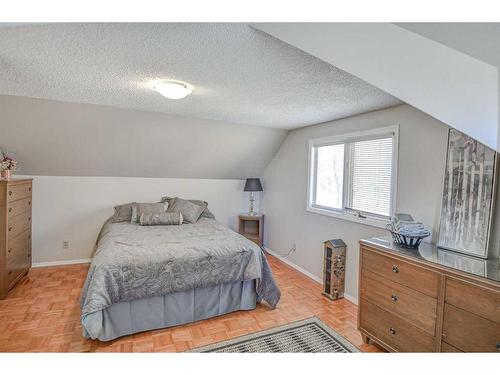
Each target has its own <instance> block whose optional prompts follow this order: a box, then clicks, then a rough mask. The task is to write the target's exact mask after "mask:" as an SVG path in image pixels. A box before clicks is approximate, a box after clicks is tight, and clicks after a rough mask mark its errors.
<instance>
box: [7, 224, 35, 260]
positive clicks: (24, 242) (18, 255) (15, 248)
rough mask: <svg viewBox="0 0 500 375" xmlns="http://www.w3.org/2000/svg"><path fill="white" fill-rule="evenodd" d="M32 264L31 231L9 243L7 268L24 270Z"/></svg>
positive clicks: (26, 231)
mask: <svg viewBox="0 0 500 375" xmlns="http://www.w3.org/2000/svg"><path fill="white" fill-rule="evenodd" d="M29 263H31V231H29V230H25V231H24V232H23V233H21V234H20V235H19V236H17V237H16V238H15V239H14V240H12V241H10V242H9V246H8V249H7V268H9V269H10V268H24V267H26V266H27V265H28V264H29Z"/></svg>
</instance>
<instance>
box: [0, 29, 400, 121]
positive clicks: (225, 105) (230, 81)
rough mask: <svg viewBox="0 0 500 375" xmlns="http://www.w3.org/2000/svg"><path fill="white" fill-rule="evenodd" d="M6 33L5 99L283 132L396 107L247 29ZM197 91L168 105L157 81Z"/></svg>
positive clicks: (1, 34)
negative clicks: (117, 109)
mask: <svg viewBox="0 0 500 375" xmlns="http://www.w3.org/2000/svg"><path fill="white" fill-rule="evenodd" d="M5 26H6V27H3V28H0V94H4V95H15V96H25V97H33V98H43V99H53V100H59V101H67V102H76V103H89V104H98V105H107V106H114V107H121V108H127V109H136V110H142V111H151V112H161V113H168V114H175V115H180V116H185V117H192V118H200V119H211V120H220V121H226V122H232V123H238V124H239V123H242V124H250V125H259V126H267V127H276V128H283V129H292V128H296V127H301V126H306V125H311V124H316V123H320V122H324V121H330V120H334V119H337V118H341V117H346V116H350V115H354V114H359V113H362V112H367V111H371V110H376V109H381V108H386V107H390V106H393V105H396V104H399V103H400V102H399V100H397V99H396V98H394V97H392V96H390V95H388V94H386V93H385V92H383V91H381V90H380V89H377V88H375V87H374V86H372V85H369V84H367V83H366V82H364V81H362V80H361V79H359V78H356V77H354V76H353V75H351V74H348V73H346V72H345V71H342V70H340V69H338V68H336V67H334V66H332V65H330V64H328V63H325V62H324V61H321V60H319V59H317V58H315V57H313V56H311V55H309V54H307V53H305V52H303V51H301V50H299V49H297V48H295V47H292V46H290V45H288V44H286V43H283V42H282V41H280V40H278V39H275V38H273V37H271V36H269V35H267V34H265V33H263V32H260V31H258V30H255V29H253V28H251V27H250V26H248V25H247V24H243V23H147V24H141V23H128V24H127V23H108V24H102V23H101V24H99V23H90V24H89V23H86V24H78V23H76V24H75V23H73V24H35V25H23V24H21V25H14V26H12V25H5ZM157 79H176V80H181V81H186V82H188V83H190V84H192V85H193V86H194V87H195V90H194V92H193V94H192V95H190V96H188V97H187V98H185V99H183V100H179V101H170V100H167V99H165V98H163V97H162V96H160V95H159V94H158V93H157V92H155V91H153V90H152V88H151V86H152V84H151V81H153V80H157Z"/></svg>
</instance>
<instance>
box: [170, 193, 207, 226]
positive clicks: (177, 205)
mask: <svg viewBox="0 0 500 375" xmlns="http://www.w3.org/2000/svg"><path fill="white" fill-rule="evenodd" d="M171 202H172V203H170V204H169V205H168V211H169V212H171V211H178V212H180V213H181V214H182V216H183V217H184V221H185V222H187V223H191V224H194V223H196V222H197V221H198V219H199V218H200V216H201V214H202V213H203V210H204V209H205V208H204V207H202V206H198V205H197V204H194V203H191V202H190V201H187V200H185V199H181V198H178V197H175V198H174V199H173V200H172V201H171Z"/></svg>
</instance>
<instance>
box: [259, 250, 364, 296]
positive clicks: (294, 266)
mask: <svg viewBox="0 0 500 375" xmlns="http://www.w3.org/2000/svg"><path fill="white" fill-rule="evenodd" d="M264 250H266V252H268V253H269V254H271V255H272V256H273V257H275V258H278V259H279V260H280V261H282V262H283V263H285V264H287V265H289V266H290V267H292V268H294V269H296V270H297V271H299V272H300V273H302V274H304V275H306V276H307V277H309V278H310V279H312V280H313V281H315V282H317V283H318V284H323V281H322V280H321V279H320V278H319V277H317V276H316V275H314V274H312V273H311V272H309V271H307V270H305V269H304V268H302V267H300V266H299V265H297V264H295V263H294V262H292V261H291V260H289V259H287V258H285V257H283V256H281V255H280V254H278V253H277V252H275V251H272V250H271V249H269V248H267V247H264ZM344 298H345V299H346V300H348V301H349V302H352V303H354V304H355V305H357V304H358V299H357V298H354V297H353V296H351V295H350V294H347V293H344Z"/></svg>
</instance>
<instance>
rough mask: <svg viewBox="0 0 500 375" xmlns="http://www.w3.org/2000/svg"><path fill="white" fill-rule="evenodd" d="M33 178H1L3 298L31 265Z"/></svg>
mask: <svg viewBox="0 0 500 375" xmlns="http://www.w3.org/2000/svg"><path fill="white" fill-rule="evenodd" d="M31 206H32V180H31V179H12V180H0V299H4V298H5V297H6V296H7V292H8V291H9V290H10V289H12V288H13V287H14V286H15V285H16V283H17V282H18V281H19V280H20V279H21V278H22V277H23V276H24V275H26V274H27V273H28V271H29V269H30V268H31Z"/></svg>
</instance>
